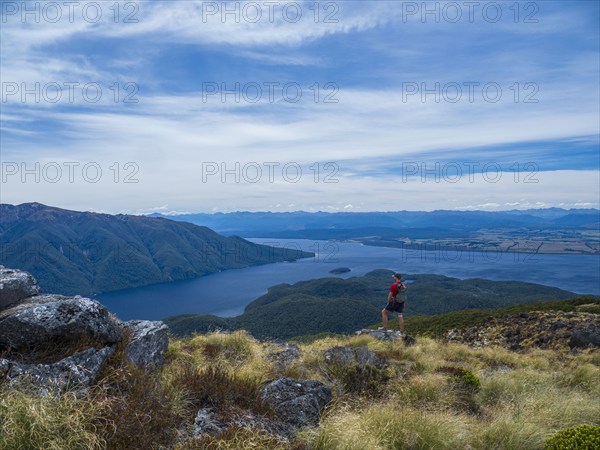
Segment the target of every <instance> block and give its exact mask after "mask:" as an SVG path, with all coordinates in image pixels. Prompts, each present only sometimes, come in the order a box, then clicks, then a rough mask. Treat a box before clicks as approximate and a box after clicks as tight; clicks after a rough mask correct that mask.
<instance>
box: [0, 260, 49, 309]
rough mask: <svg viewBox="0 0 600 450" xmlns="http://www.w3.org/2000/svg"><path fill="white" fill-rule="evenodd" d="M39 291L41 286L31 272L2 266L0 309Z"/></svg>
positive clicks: (0, 269) (15, 303) (0, 272)
mask: <svg viewBox="0 0 600 450" xmlns="http://www.w3.org/2000/svg"><path fill="white" fill-rule="evenodd" d="M39 293H40V288H39V286H38V285H37V283H36V281H35V279H34V278H33V277H32V276H31V275H30V274H29V273H27V272H23V271H22V270H15V269H7V268H5V267H4V266H0V311H3V310H5V309H8V308H10V307H12V306H15V305H18V304H19V303H21V302H22V301H23V300H25V299H26V298H28V297H31V296H34V295H37V294H39Z"/></svg>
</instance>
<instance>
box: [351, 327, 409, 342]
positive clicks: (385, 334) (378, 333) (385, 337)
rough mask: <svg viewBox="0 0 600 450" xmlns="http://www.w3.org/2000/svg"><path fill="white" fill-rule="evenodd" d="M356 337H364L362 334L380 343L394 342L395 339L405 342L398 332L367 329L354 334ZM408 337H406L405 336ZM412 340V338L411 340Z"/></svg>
mask: <svg viewBox="0 0 600 450" xmlns="http://www.w3.org/2000/svg"><path fill="white" fill-rule="evenodd" d="M355 334H356V335H359V336H360V335H364V334H368V335H370V336H373V337H374V338H376V339H379V340H380V341H395V340H397V339H402V340H405V339H404V337H403V336H402V334H400V332H399V331H384V330H368V329H363V330H358V331H357V332H356V333H355ZM406 337H408V336H406ZM411 339H413V338H411Z"/></svg>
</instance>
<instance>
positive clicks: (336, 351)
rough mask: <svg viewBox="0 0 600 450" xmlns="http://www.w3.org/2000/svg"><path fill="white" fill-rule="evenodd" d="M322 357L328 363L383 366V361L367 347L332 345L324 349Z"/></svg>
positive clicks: (380, 367)
mask: <svg viewBox="0 0 600 450" xmlns="http://www.w3.org/2000/svg"><path fill="white" fill-rule="evenodd" d="M323 357H324V358H325V362H327V363H328V364H338V365H343V366H345V365H351V364H358V365H359V366H366V365H371V366H375V367H377V368H379V369H382V368H383V367H385V362H384V361H383V360H381V358H379V357H378V356H377V355H376V354H375V353H373V352H372V351H371V350H369V349H368V348H367V347H358V348H354V347H333V348H330V349H327V350H324V351H323Z"/></svg>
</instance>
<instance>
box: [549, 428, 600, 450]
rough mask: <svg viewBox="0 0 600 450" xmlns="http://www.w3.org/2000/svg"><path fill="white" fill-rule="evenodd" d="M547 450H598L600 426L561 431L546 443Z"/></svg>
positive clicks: (599, 446)
mask: <svg viewBox="0 0 600 450" xmlns="http://www.w3.org/2000/svg"><path fill="white" fill-rule="evenodd" d="M545 445H546V446H545V450H596V449H599V448H600V426H597V427H593V426H590V425H581V426H578V427H573V428H566V429H564V430H562V431H559V432H558V433H556V434H555V435H554V436H552V437H551V438H550V439H548V440H546V442H545Z"/></svg>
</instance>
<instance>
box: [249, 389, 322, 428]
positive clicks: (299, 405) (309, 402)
mask: <svg viewBox="0 0 600 450" xmlns="http://www.w3.org/2000/svg"><path fill="white" fill-rule="evenodd" d="M261 395H262V398H263V400H264V401H265V402H266V403H267V404H269V405H270V406H271V407H272V408H273V410H274V411H275V414H276V415H277V417H278V418H279V419H280V420H282V421H283V422H285V423H288V424H289V425H291V426H292V427H294V428H304V427H314V426H317V425H318V424H319V418H320V416H321V412H322V411H323V409H324V408H325V406H327V405H328V404H329V402H330V401H331V389H329V388H328V387H327V386H325V385H324V384H323V383H321V382H320V381H314V380H295V379H293V378H288V377H283V378H280V379H278V380H275V381H273V382H271V383H269V384H267V385H266V386H265V387H264V388H263V389H262V391H261Z"/></svg>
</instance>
